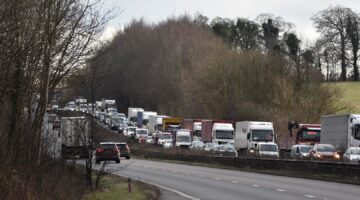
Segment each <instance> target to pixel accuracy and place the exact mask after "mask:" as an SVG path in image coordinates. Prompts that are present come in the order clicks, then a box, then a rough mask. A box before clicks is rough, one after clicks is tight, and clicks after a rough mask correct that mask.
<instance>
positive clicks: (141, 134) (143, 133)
mask: <svg viewBox="0 0 360 200" xmlns="http://www.w3.org/2000/svg"><path fill="white" fill-rule="evenodd" d="M148 134H149V130H147V129H146V128H137V129H136V132H135V139H136V140H138V141H139V143H143V142H145V141H146V138H147V136H148Z"/></svg>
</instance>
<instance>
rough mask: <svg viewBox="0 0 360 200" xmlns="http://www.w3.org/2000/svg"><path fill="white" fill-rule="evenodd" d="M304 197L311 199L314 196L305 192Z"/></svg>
mask: <svg viewBox="0 0 360 200" xmlns="http://www.w3.org/2000/svg"><path fill="white" fill-rule="evenodd" d="M304 197H307V198H310V199H313V198H315V196H313V195H310V194H306V195H304Z"/></svg>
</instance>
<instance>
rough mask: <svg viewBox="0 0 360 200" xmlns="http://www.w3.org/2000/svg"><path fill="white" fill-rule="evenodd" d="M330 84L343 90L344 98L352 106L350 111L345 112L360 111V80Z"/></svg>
mask: <svg viewBox="0 0 360 200" xmlns="http://www.w3.org/2000/svg"><path fill="white" fill-rule="evenodd" d="M328 84H329V85H331V86H334V87H337V88H339V89H341V90H342V91H343V100H344V102H346V103H347V104H349V105H350V107H351V108H350V110H349V111H344V112H351V113H360V82H338V83H328Z"/></svg>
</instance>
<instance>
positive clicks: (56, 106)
mask: <svg viewBox="0 0 360 200" xmlns="http://www.w3.org/2000/svg"><path fill="white" fill-rule="evenodd" d="M51 109H52V110H57V109H59V105H57V104H54V105H52V106H51Z"/></svg>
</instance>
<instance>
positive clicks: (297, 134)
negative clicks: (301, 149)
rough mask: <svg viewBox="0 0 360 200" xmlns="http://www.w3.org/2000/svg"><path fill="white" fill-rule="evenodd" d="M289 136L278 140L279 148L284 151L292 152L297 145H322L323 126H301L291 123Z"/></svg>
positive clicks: (285, 135)
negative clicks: (292, 148) (321, 133)
mask: <svg viewBox="0 0 360 200" xmlns="http://www.w3.org/2000/svg"><path fill="white" fill-rule="evenodd" d="M288 129H289V134H284V135H282V136H280V137H279V138H278V146H279V148H280V149H283V150H290V149H291V147H292V146H293V145H295V144H308V145H312V146H313V145H314V144H319V143H320V132H321V124H299V123H297V122H289V125H288Z"/></svg>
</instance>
